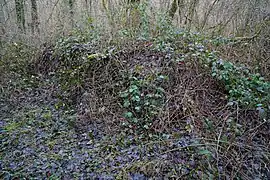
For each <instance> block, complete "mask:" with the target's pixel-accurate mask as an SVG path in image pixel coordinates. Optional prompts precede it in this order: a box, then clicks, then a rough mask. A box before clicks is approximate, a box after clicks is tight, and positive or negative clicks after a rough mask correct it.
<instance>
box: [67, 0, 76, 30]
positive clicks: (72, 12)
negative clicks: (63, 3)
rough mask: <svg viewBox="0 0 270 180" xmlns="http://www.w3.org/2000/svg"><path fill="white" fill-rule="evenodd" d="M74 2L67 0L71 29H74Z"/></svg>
mask: <svg viewBox="0 0 270 180" xmlns="http://www.w3.org/2000/svg"><path fill="white" fill-rule="evenodd" d="M74 1H75V0H68V5H69V15H70V23H71V27H72V28H73V27H74Z"/></svg>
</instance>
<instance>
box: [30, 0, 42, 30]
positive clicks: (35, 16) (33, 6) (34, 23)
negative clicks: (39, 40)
mask: <svg viewBox="0 0 270 180" xmlns="http://www.w3.org/2000/svg"><path fill="white" fill-rule="evenodd" d="M31 17H32V23H31V28H32V33H35V32H37V33H39V32H40V30H39V22H38V12H37V1H36V0H31Z"/></svg>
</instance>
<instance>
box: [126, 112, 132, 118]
mask: <svg viewBox="0 0 270 180" xmlns="http://www.w3.org/2000/svg"><path fill="white" fill-rule="evenodd" d="M124 116H125V118H132V116H133V114H132V112H126V113H125V114H124Z"/></svg>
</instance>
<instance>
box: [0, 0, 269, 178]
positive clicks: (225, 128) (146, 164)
mask: <svg viewBox="0 0 270 180" xmlns="http://www.w3.org/2000/svg"><path fill="white" fill-rule="evenodd" d="M18 2H19V1H18ZM176 2H178V1H173V4H172V5H176ZM179 2H180V1H179ZM133 3H135V5H134V6H132V8H134V9H135V12H136V14H135V15H134V17H136V18H138V19H139V22H138V23H135V24H132V25H127V26H124V27H123V28H122V26H121V28H119V29H118V30H117V31H115V32H113V36H112V33H111V32H110V31H108V30H107V28H108V27H103V26H99V25H95V23H94V20H93V19H91V18H89V19H88V21H87V25H86V26H85V27H86V28H73V29H72V31H70V32H69V34H68V35H63V36H61V37H57V38H55V39H53V40H51V41H47V42H46V43H45V42H44V44H42V45H41V46H40V47H38V46H34V45H33V44H29V43H26V42H25V41H23V40H16V41H9V40H1V54H0V57H1V59H0V77H1V78H0V140H1V144H0V148H1V151H0V157H1V159H0V177H1V179H168V178H180V179H269V178H270V166H269V164H270V139H269V136H270V117H269V116H270V82H269V69H267V68H264V67H265V66H267V63H265V64H262V63H261V62H262V61H260V63H255V62H254V61H252V62H249V63H246V61H242V60H241V59H237V58H240V57H241V58H243V59H245V57H246V56H245V55H246V54H247V52H249V55H250V56H249V57H253V58H254V57H256V56H258V54H256V50H254V49H253V48H254V47H257V48H259V47H260V48H261V49H257V50H260V52H261V54H260V55H261V59H263V58H265V57H268V59H269V52H268V51H267V50H266V51H265V49H267V48H269V34H268V35H267V34H266V35H265V34H264V32H265V31H266V29H267V28H268V27H267V26H266V27H265V26H261V27H260V28H261V29H260V31H259V32H256V33H257V34H255V35H254V36H247V37H241V38H239V37H223V36H220V35H218V36H217V35H216V34H214V35H213V34H211V35H210V34H209V33H207V32H204V33H203V32H200V33H199V32H197V31H192V30H191V29H190V28H179V27H176V26H175V25H174V24H173V22H172V17H173V14H174V13H175V10H174V9H173V8H174V7H173V6H172V7H171V9H170V11H169V12H168V13H164V14H163V13H160V14H157V15H156V16H155V17H150V16H149V15H148V14H147V11H146V8H147V4H145V3H140V4H136V2H133ZM35 7H36V6H35ZM106 10H107V11H108V9H106ZM20 12H21V11H20ZM34 20H35V21H37V17H36V19H34ZM150 20H151V21H150ZM264 21H265V22H266V23H268V24H269V20H267V19H266V20H265V19H264ZM20 23H21V22H20ZM73 23H74V22H73ZM119 27H120V26H119ZM20 28H22V26H21V24H20ZM33 28H36V29H38V28H37V27H36V26H35V27H33ZM260 33H261V34H260ZM262 37H263V39H262ZM265 37H268V39H267V38H265ZM7 39H8V38H7ZM258 43H264V44H260V45H258ZM235 54H238V55H239V54H243V55H239V56H237V57H236V55H235ZM256 62H257V61H256ZM260 73H262V74H264V75H265V76H262V74H260Z"/></svg>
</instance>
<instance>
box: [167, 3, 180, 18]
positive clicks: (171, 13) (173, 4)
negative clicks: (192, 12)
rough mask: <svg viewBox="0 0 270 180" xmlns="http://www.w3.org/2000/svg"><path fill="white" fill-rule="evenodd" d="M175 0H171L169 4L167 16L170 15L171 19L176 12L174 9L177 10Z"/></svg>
mask: <svg viewBox="0 0 270 180" xmlns="http://www.w3.org/2000/svg"><path fill="white" fill-rule="evenodd" d="M177 3H178V2H177V0H173V3H172V6H171V9H170V11H169V16H170V17H171V19H173V18H174V15H175V13H176V10H177Z"/></svg>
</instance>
